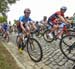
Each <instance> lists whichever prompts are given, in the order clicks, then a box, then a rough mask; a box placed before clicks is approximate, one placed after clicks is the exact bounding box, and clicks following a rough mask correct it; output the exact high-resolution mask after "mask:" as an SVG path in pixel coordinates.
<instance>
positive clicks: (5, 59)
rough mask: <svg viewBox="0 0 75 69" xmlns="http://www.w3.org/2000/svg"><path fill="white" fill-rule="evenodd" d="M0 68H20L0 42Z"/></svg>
mask: <svg viewBox="0 0 75 69" xmlns="http://www.w3.org/2000/svg"><path fill="white" fill-rule="evenodd" d="M0 69H20V68H19V67H18V65H17V64H16V62H15V60H14V59H13V57H12V56H11V54H10V53H9V52H8V51H7V50H6V49H5V47H4V46H3V45H2V44H1V43H0Z"/></svg>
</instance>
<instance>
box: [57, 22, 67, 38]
mask: <svg viewBox="0 0 75 69" xmlns="http://www.w3.org/2000/svg"><path fill="white" fill-rule="evenodd" d="M65 25H66V24H65V23H61V24H60V25H59V30H58V35H57V37H58V38H60V39H61V36H62V34H63V32H64V31H63V28H64V26H65Z"/></svg>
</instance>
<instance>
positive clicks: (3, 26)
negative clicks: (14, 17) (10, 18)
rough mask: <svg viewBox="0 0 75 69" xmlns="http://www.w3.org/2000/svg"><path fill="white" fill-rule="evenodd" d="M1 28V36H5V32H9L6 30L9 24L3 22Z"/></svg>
mask: <svg viewBox="0 0 75 69" xmlns="http://www.w3.org/2000/svg"><path fill="white" fill-rule="evenodd" d="M2 30H3V34H4V35H3V37H6V34H9V32H8V30H9V26H8V24H7V23H4V24H3V25H2Z"/></svg>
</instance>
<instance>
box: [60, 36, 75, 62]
mask: <svg viewBox="0 0 75 69" xmlns="http://www.w3.org/2000/svg"><path fill="white" fill-rule="evenodd" d="M59 46H60V50H61V52H62V54H63V55H64V56H65V57H66V58H67V59H69V60H72V61H75V35H66V36H64V37H62V39H61V40H60V45H59Z"/></svg>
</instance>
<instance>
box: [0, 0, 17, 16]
mask: <svg viewBox="0 0 75 69" xmlns="http://www.w3.org/2000/svg"><path fill="white" fill-rule="evenodd" d="M16 1H17V0H0V13H1V15H3V16H6V12H8V11H9V6H8V5H12V4H14V3H16Z"/></svg>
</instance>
